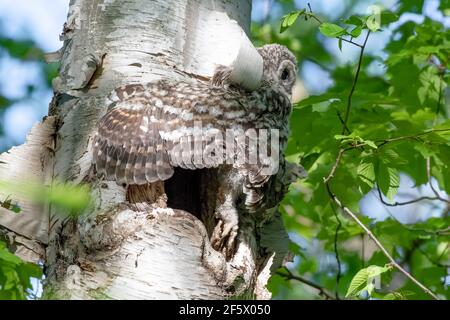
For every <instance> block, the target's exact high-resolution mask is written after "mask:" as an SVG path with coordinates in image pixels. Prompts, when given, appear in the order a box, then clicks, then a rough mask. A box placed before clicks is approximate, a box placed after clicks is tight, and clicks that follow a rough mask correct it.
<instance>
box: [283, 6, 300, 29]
mask: <svg viewBox="0 0 450 320" xmlns="http://www.w3.org/2000/svg"><path fill="white" fill-rule="evenodd" d="M304 13H305V10H304V9H303V10H300V11H295V12H291V13H289V14H287V15H285V16H284V17H283V20H282V21H281V28H280V33H283V32H284V31H286V30H287V29H288V28H289V27H290V26H292V25H293V24H294V23H295V21H297V18H298V17H299V16H301V15H303V14H304Z"/></svg>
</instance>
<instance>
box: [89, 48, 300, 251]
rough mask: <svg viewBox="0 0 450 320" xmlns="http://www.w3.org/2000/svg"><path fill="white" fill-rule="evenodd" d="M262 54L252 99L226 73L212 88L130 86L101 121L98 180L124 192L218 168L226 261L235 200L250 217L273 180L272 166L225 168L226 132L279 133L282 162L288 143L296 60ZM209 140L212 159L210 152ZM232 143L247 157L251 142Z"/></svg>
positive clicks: (216, 243) (282, 52)
mask: <svg viewBox="0 0 450 320" xmlns="http://www.w3.org/2000/svg"><path fill="white" fill-rule="evenodd" d="M258 52H259V54H260V55H261V56H262V58H263V79H262V84H261V86H260V87H259V88H258V89H256V90H253V91H249V90H246V89H244V88H241V87H240V86H238V85H236V84H233V83H232V82H231V81H230V79H229V77H230V74H231V71H232V70H231V69H230V68H229V67H218V68H217V69H216V72H215V74H214V75H213V77H212V78H211V80H210V81H209V82H206V81H205V82H204V81H200V80H195V81H193V80H190V81H177V82H174V81H167V80H161V81H157V82H152V83H147V84H130V85H125V86H122V87H120V88H118V89H116V90H114V91H113V93H112V95H111V101H112V103H111V105H110V107H109V111H108V112H107V113H106V114H105V115H104V116H103V117H102V118H101V119H100V120H99V122H98V127H97V131H96V133H95V136H94V145H93V161H94V163H95V165H96V169H97V172H98V173H99V174H103V175H104V176H105V177H106V179H110V180H115V181H116V182H117V183H119V184H127V185H133V184H137V185H139V184H147V183H152V182H155V181H164V180H167V179H169V178H170V177H171V176H172V175H173V173H174V167H181V168H184V169H201V168H217V169H218V170H219V172H220V175H221V178H222V179H221V181H223V183H222V185H221V194H222V196H221V197H218V198H220V199H218V203H217V205H216V210H215V215H216V218H217V219H218V223H217V225H216V227H215V229H214V231H213V233H212V237H211V243H212V245H213V247H214V248H215V249H217V250H219V251H222V252H224V253H225V254H226V255H227V256H229V255H230V254H231V252H232V251H233V248H234V245H235V239H236V236H237V232H238V212H237V209H236V200H237V199H238V198H239V197H241V198H242V197H243V198H244V202H245V206H246V207H247V208H248V209H249V211H251V209H252V208H255V207H257V206H258V205H259V206H260V205H261V203H263V198H264V197H263V192H261V188H263V187H264V185H266V184H267V181H268V180H269V179H270V178H271V176H273V173H267V172H264V170H263V168H264V167H265V166H267V163H262V162H261V161H259V160H258V161H257V163H252V164H250V163H239V164H235V163H231V164H229V163H224V160H223V159H225V158H226V156H225V157H217V156H219V155H220V156H223V155H224V154H225V142H226V141H225V140H226V139H225V138H224V137H225V136H226V135H225V132H226V131H227V130H232V131H234V132H238V131H239V132H242V131H244V132H245V131H246V130H248V129H256V130H257V129H277V130H279V143H280V156H281V157H280V158H281V159H283V156H282V153H283V148H284V146H285V145H286V142H287V138H288V117H289V114H290V111H291V101H290V99H291V94H292V87H293V85H294V82H295V79H296V59H295V57H294V55H293V54H292V53H291V52H290V51H289V50H288V49H287V48H285V47H284V46H281V45H277V44H271V45H265V46H263V47H260V48H258ZM199 124H200V125H199ZM212 140H214V142H215V144H214V146H215V147H214V148H212V149H213V150H212V152H211V150H210V151H205V150H207V149H208V147H209V146H210V145H209V144H210V143H211V141H212ZM234 142H235V143H236V144H235V146H236V147H237V149H239V148H240V150H241V152H242V151H243V152H247V151H248V150H249V145H250V142H249V139H248V138H247V139H246V140H244V141H242V140H240V142H237V141H234ZM194 145H195V146H197V147H195V146H194ZM198 146H200V147H198ZM205 152H210V153H209V157H205ZM199 153H201V154H199ZM236 154H237V152H235V153H234V155H232V156H231V157H232V158H233V157H235V156H236ZM211 155H212V156H211ZM228 156H229V155H228ZM217 159H219V160H217ZM220 159H222V160H220ZM233 159H235V158H233Z"/></svg>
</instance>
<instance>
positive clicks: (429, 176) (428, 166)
mask: <svg viewBox="0 0 450 320" xmlns="http://www.w3.org/2000/svg"><path fill="white" fill-rule="evenodd" d="M426 166H427V178H428V184H429V185H430V188H431V190H432V191H433V193H434V195H435V196H436V198H435V200H440V201H443V202H446V203H449V204H450V200H447V199H444V198H442V197H441V195H440V194H439V192H438V191H437V190H436V188H435V187H434V185H433V181H432V179H431V178H432V177H431V158H430V157H428V158H427V160H426Z"/></svg>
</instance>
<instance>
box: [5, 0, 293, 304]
mask: <svg viewBox="0 0 450 320" xmlns="http://www.w3.org/2000/svg"><path fill="white" fill-rule="evenodd" d="M250 13H251V1H250V0H243V1H241V0H234V1H229V0H196V1H189V0H153V1H146V0H71V1H70V8H69V14H68V18H67V22H66V23H65V25H64V30H63V33H62V35H61V40H63V41H64V44H63V47H62V48H61V50H59V51H58V52H56V53H53V54H50V55H48V57H49V59H50V60H58V61H60V65H61V67H60V73H59V76H58V77H57V78H56V79H55V80H54V83H53V86H54V97H53V100H52V102H51V104H50V108H49V114H48V116H47V117H46V118H45V119H44V120H43V121H42V122H41V123H39V124H37V125H35V126H34V128H33V129H32V130H31V132H30V133H29V135H28V137H27V141H26V143H25V144H24V145H22V146H19V147H14V148H12V149H11V150H9V151H8V152H6V153H4V154H2V155H1V156H0V180H2V181H26V182H28V181H33V182H38V183H41V184H43V185H44V186H47V187H50V186H51V184H52V183H53V182H55V181H64V182H70V183H74V184H88V185H89V186H90V188H91V189H90V190H91V194H92V198H93V199H94V201H93V202H94V203H93V205H92V206H90V207H89V208H88V209H87V210H86V212H84V213H83V214H82V215H80V216H78V217H76V218H70V217H62V216H61V215H58V214H57V212H56V211H57V209H56V208H55V207H54V206H51V205H49V204H45V203H44V204H42V203H40V202H33V201H32V200H30V199H29V198H27V197H26V196H25V195H22V194H20V192H12V193H9V194H6V193H5V194H2V196H6V195H9V196H10V197H11V198H13V199H14V200H15V201H17V202H18V203H19V204H20V206H21V208H22V212H21V213H20V214H19V215H16V214H13V213H11V212H9V211H7V210H6V209H3V208H2V209H1V211H0V225H2V227H1V229H2V233H3V234H5V235H6V236H8V239H9V244H10V246H11V248H13V249H14V251H15V253H16V254H17V255H19V256H21V257H22V258H24V259H25V260H27V261H33V262H37V261H42V262H43V263H44V264H45V274H46V279H45V280H44V298H47V299H104V298H111V299H159V298H161V299H183V298H187V299H223V298H227V297H230V296H243V295H246V296H252V297H256V298H259V299H267V298H270V294H269V293H268V291H267V290H266V288H265V285H266V283H267V280H268V278H269V276H270V272H271V270H272V271H273V270H274V269H276V268H277V267H278V266H280V264H281V263H282V261H283V259H284V257H285V255H286V252H287V237H286V234H285V231H284V228H283V225H282V222H281V218H280V217H279V214H275V218H274V219H272V220H271V221H270V222H269V223H267V224H265V225H263V226H258V227H257V228H255V230H254V232H253V233H252V234H245V235H244V234H241V235H240V237H241V239H244V238H245V239H244V240H245V241H240V242H239V246H238V248H237V252H236V255H235V256H234V257H233V259H232V260H231V261H226V260H225V259H224V257H223V255H222V254H221V253H218V252H216V251H215V250H213V249H212V248H211V245H210V242H209V235H208V232H210V228H209V227H208V221H207V220H205V219H203V218H202V219H199V218H201V217H200V216H199V217H197V216H195V215H194V214H192V213H190V212H187V211H186V210H182V209H180V208H178V209H173V208H170V206H167V195H166V194H165V192H164V184H163V183H155V184H152V185H149V186H146V187H142V188H134V189H129V190H128V191H127V190H126V189H125V188H124V187H122V186H119V185H117V184H116V183H115V182H114V181H99V180H98V179H97V178H96V177H95V175H94V174H93V171H92V165H91V160H92V159H91V158H92V157H91V154H90V151H91V138H92V134H93V132H94V130H95V124H96V122H97V120H98V119H99V118H100V117H101V116H102V115H103V114H104V113H105V112H106V107H107V106H106V104H105V97H106V96H107V95H108V94H109V93H110V92H111V91H112V90H113V89H114V88H116V87H118V86H120V85H123V84H130V83H145V82H150V81H154V80H158V79H163V78H170V79H182V78H189V77H196V78H200V79H207V78H208V77H210V76H211V75H212V72H213V70H214V68H215V66H216V65H218V64H222V65H231V64H233V63H234V64H235V65H242V64H243V63H242V62H243V61H244V62H246V63H244V64H247V65H248V64H250V65H251V66H252V68H254V69H255V70H256V69H257V68H260V67H261V66H260V65H259V64H258V59H257V57H255V56H254V50H252V47H251V45H249V43H250V42H249V40H248V34H249V26H250ZM250 69H251V68H250ZM246 72H247V73H248V70H247V71H246ZM255 72H256V71H255ZM256 73H257V72H256ZM251 74H252V72H250V77H249V78H250V81H254V79H252V78H251ZM282 178H283V179H284V181H283V182H282V183H281V187H280V188H281V189H283V188H284V187H285V186H286V184H287V183H288V181H289V179H288V177H285V176H283V177H282ZM198 182H199V183H200V184H201V185H202V188H203V189H205V190H207V189H208V184H209V183H214V181H207V180H206V179H203V180H199V181H198ZM175 183H187V182H185V181H184V182H183V181H178V182H176V181H175ZM203 195H206V196H205V197H203V198H201V199H197V200H198V201H200V205H201V210H202V216H203V217H204V216H205V213H208V212H210V211H211V206H212V203H213V202H214V199H213V198H214V195H213V194H208V193H207V192H206V193H204V194H203ZM179 196H180V197H183V196H184V197H189V195H182V194H180V195H179ZM274 197H275V195H274ZM256 233H258V235H257V236H256Z"/></svg>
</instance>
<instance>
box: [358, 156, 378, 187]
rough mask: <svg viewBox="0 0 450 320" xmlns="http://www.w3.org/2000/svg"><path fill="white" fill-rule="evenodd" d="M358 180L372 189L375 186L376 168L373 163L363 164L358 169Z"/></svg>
mask: <svg viewBox="0 0 450 320" xmlns="http://www.w3.org/2000/svg"><path fill="white" fill-rule="evenodd" d="M357 174H358V178H359V179H361V181H363V182H364V183H365V184H367V185H368V186H369V187H370V188H373V186H374V184H375V166H374V163H373V162H362V163H360V165H359V166H358V169H357Z"/></svg>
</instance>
